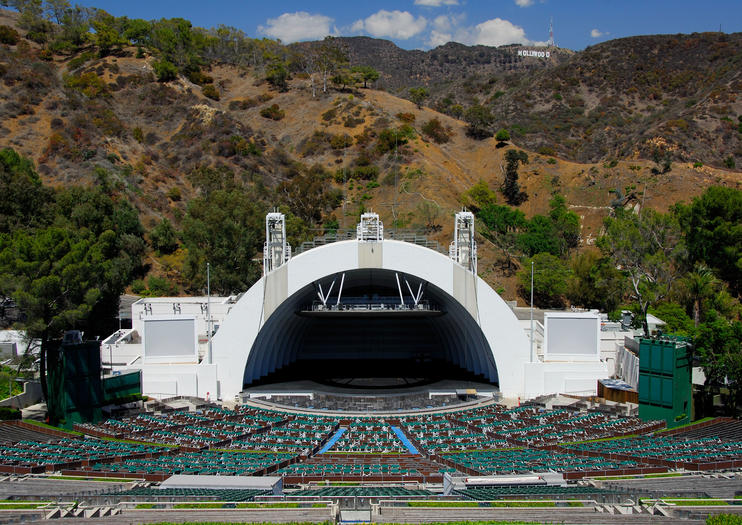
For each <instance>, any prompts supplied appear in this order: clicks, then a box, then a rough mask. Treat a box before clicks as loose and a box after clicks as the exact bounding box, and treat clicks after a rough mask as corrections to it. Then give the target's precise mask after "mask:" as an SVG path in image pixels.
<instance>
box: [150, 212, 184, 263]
mask: <svg viewBox="0 0 742 525" xmlns="http://www.w3.org/2000/svg"><path fill="white" fill-rule="evenodd" d="M149 237H150V240H151V241H152V248H154V249H155V250H156V251H157V252H159V253H164V254H169V253H173V252H174V251H175V250H177V249H178V232H177V231H175V228H173V225H172V224H171V223H170V221H169V220H168V219H167V217H165V218H164V219H162V220H161V221H160V222H159V223H158V224H157V226H155V227H154V228H152V231H151V232H150V233H149Z"/></svg>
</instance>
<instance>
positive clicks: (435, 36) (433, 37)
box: [425, 29, 454, 48]
mask: <svg viewBox="0 0 742 525" xmlns="http://www.w3.org/2000/svg"><path fill="white" fill-rule="evenodd" d="M453 39H454V38H453V35H452V34H451V33H444V32H441V31H436V30H435V29H433V30H432V31H431V32H430V36H429V37H428V40H427V41H426V42H425V43H426V44H427V45H428V47H431V48H433V47H438V46H442V45H443V44H447V43H448V42H451V41H453Z"/></svg>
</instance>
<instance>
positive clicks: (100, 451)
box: [0, 438, 165, 467]
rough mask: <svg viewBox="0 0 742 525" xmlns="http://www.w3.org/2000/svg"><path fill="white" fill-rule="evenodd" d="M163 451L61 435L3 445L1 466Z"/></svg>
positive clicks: (30, 465) (34, 464) (86, 459)
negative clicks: (55, 437)
mask: <svg viewBox="0 0 742 525" xmlns="http://www.w3.org/2000/svg"><path fill="white" fill-rule="evenodd" d="M163 450H165V449H164V448H161V447H149V446H145V445H136V444H129V443H121V442H114V441H102V440H98V439H84V440H83V439H67V438H59V439H57V440H56V441H51V442H41V441H28V440H23V441H19V442H18V443H13V444H2V445H0V465H3V466H11V467H14V466H19V467H39V466H52V465H65V464H70V463H76V462H80V461H96V460H101V459H110V458H124V457H129V456H134V455H140V454H154V453H158V452H162V451H163Z"/></svg>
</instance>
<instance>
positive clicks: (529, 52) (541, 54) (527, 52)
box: [518, 49, 551, 58]
mask: <svg viewBox="0 0 742 525" xmlns="http://www.w3.org/2000/svg"><path fill="white" fill-rule="evenodd" d="M518 56H519V57H536V58H549V57H550V56H551V53H549V52H548V51H536V50H535V49H519V50H518Z"/></svg>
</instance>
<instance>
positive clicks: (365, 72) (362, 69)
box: [351, 66, 379, 89]
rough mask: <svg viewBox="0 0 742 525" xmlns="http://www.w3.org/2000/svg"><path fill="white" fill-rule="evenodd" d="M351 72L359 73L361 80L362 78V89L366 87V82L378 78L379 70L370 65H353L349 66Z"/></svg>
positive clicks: (374, 80)
mask: <svg viewBox="0 0 742 525" xmlns="http://www.w3.org/2000/svg"><path fill="white" fill-rule="evenodd" d="M351 72H353V73H357V74H359V75H360V77H361V80H363V88H364V89H367V88H368V85H367V83H368V82H376V81H377V80H379V72H378V71H376V70H375V69H374V68H372V67H371V66H354V67H352V68H351Z"/></svg>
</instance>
